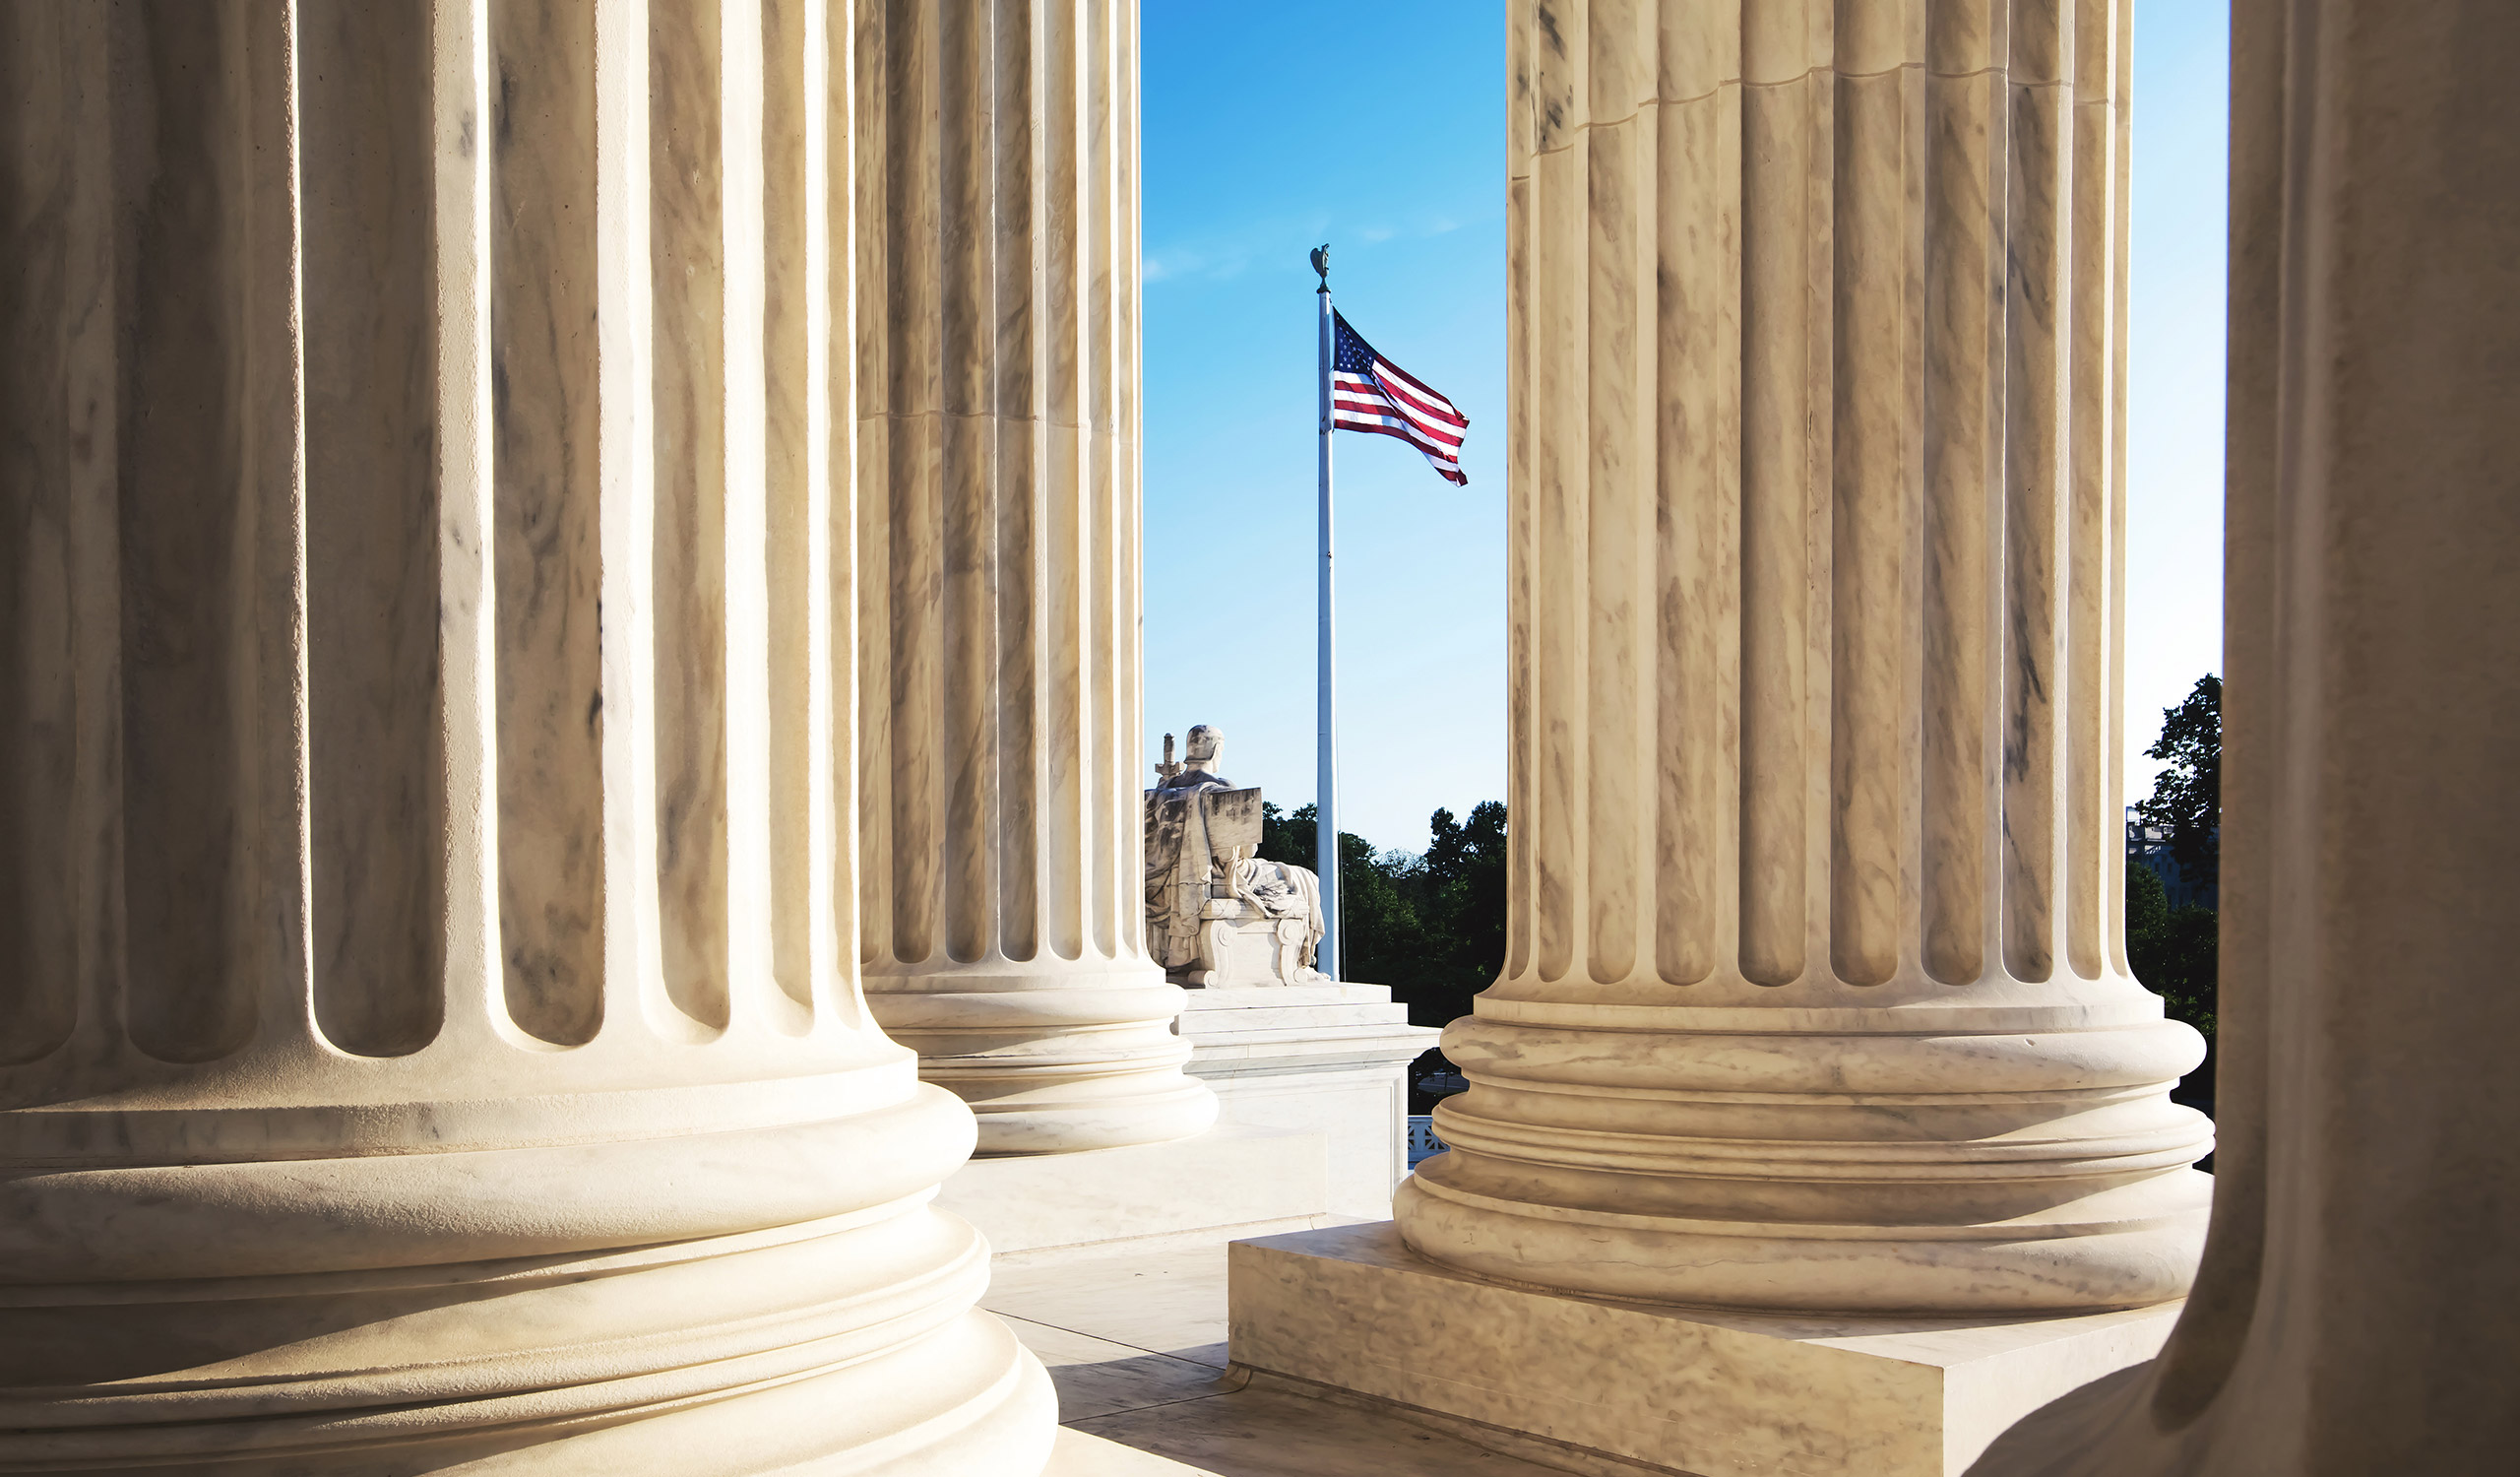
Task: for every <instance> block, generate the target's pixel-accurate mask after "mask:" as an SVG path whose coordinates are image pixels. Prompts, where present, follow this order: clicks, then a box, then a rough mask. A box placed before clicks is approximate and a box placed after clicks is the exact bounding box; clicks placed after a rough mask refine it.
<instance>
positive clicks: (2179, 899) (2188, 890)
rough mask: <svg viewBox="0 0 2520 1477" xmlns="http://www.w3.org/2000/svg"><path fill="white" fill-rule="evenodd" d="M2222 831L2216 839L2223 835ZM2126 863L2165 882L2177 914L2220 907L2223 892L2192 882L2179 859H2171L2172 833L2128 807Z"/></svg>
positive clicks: (2202, 883) (2165, 889)
mask: <svg viewBox="0 0 2520 1477" xmlns="http://www.w3.org/2000/svg"><path fill="white" fill-rule="evenodd" d="M2220 834H2221V833H2220V832H2219V831H2218V832H2216V835H2218V836H2219V835H2220ZM2126 860H2127V861H2129V862H2135V863H2140V864H2141V865H2142V866H2143V867H2145V868H2147V869H2148V870H2150V871H2151V872H2152V874H2153V875H2154V876H2157V877H2159V878H2161V879H2162V890H2163V891H2164V892H2166V893H2168V894H2170V906H2171V909H2172V911H2173V912H2176V911H2177V910H2178V909H2181V908H2215V907H2218V906H2219V905H2220V902H2221V897H2222V889H2220V888H2219V887H2217V886H2215V885H2214V884H2213V883H2211V882H2201V883H2200V882H2196V881H2191V880H2190V879H2189V878H2188V877H2187V875H2186V873H2184V872H2182V871H2181V870H2180V869H2179V866H2178V859H2177V858H2176V857H2173V856H2172V855H2171V850H2170V832H2169V831H2167V830H2165V829H2163V828H2162V827H2160V826H2157V825H2148V824H2146V823H2145V821H2144V819H2143V817H2142V816H2140V815H2138V814H2136V813H2135V807H2134V806H2133V805H2128V806H2127V807H2126Z"/></svg>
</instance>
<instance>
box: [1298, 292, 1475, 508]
mask: <svg viewBox="0 0 2520 1477" xmlns="http://www.w3.org/2000/svg"><path fill="white" fill-rule="evenodd" d="M1331 319H1332V322H1333V323H1334V325H1335V326H1336V327H1337V329H1338V341H1337V348H1336V352H1335V353H1333V355H1332V358H1331V361H1330V423H1331V424H1332V425H1333V426H1335V427H1336V428H1338V429H1340V430H1357V431H1373V432H1375V433H1377V434H1380V435H1385V436H1398V437H1399V438H1400V439H1402V440H1403V441H1406V442H1408V443H1409V444H1410V445H1412V446H1415V447H1417V448H1418V450H1419V451H1422V452H1424V453H1425V454H1426V460H1427V461H1428V462H1429V463H1430V464H1432V465H1433V467H1434V469H1435V472H1436V475H1438V476H1440V477H1441V478H1443V479H1444V481H1446V482H1451V483H1453V484H1455V485H1456V486H1468V485H1469V484H1470V478H1469V477H1468V476H1467V475H1465V474H1464V473H1463V472H1462V470H1461V438H1462V436H1463V434H1464V433H1466V432H1467V431H1468V430H1469V429H1470V417H1467V416H1465V415H1463V414H1462V413H1461V412H1459V411H1457V410H1455V409H1453V403H1452V402H1451V401H1449V400H1446V399H1445V398H1444V397H1442V396H1441V395H1438V394H1436V393H1435V392H1434V391H1432V390H1430V389H1428V388H1426V386H1425V384H1424V383H1423V382H1422V381H1420V380H1418V379H1417V378H1415V377H1414V376H1412V375H1411V374H1410V373H1409V372H1408V371H1407V370H1405V369H1403V368H1401V367H1400V366H1399V365H1398V364H1395V363H1393V362H1392V361H1391V360H1389V359H1387V358H1384V357H1383V356H1382V355H1381V354H1378V353H1374V347H1373V346H1372V345H1371V344H1368V343H1366V342H1365V340H1364V336H1363V335H1361V334H1359V333H1357V332H1356V331H1355V329H1353V328H1350V327H1349V326H1348V320H1347V319H1346V318H1345V317H1343V316H1341V315H1340V314H1338V313H1337V312H1335V311H1334V312H1333V313H1332V314H1331Z"/></svg>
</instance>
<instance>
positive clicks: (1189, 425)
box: [1141, 0, 2228, 851]
mask: <svg viewBox="0 0 2520 1477" xmlns="http://www.w3.org/2000/svg"><path fill="white" fill-rule="evenodd" d="M2227 18H2228V10H2227V8H2226V6H2225V5H2223V4H2220V3H2215V0H2137V4H2136V9H2135V29H2136V41H2135V151H2136V152H2135V198H2134V202H2133V208H2134V263H2133V272H2134V292H2133V302H2132V304H2131V323H2130V329H2129V334H2130V340H2131V343H2130V353H2131V355H2132V358H2131V364H2130V379H2131V383H2132V389H2131V391H2130V395H2131V405H2130V417H2131V424H2130V428H2129V434H2130V440H2131V443H2132V444H2131V449H2130V455H2129V480H2128V481H2129V492H2128V524H2129V531H2128V574H2127V606H2128V610H2127V642H2128V654H2127V669H2126V670H2127V715H2128V723H2127V730H2128V738H2129V741H2130V743H2131V745H2132V748H2133V750H2134V751H2135V752H2134V755H2133V757H2132V759H2131V762H2130V765H2129V789H2130V798H2131V795H2132V794H2133V793H2135V792H2139V791H2142V790H2148V789H2149V787H2150V778H2149V777H2150V775H2151V773H2152V771H2153V769H2154V767H2155V766H2154V765H2153V764H2152V763H2151V762H2150V761H2147V760H2144V759H2143V758H2142V757H2141V756H2140V750H2141V748H2142V747H2143V746H2144V745H2145V744H2147V743H2149V742H2150V741H2151V740H2152V736H2153V734H2154V732H2155V731H2156V730H2157V729H2158V728H2159V726H2160V710H2161V709H2162V708H2164V707H2166V706H2169V705H2171V704H2173V703H2175V702H2176V701H2177V700H2178V698H2179V697H2180V696H2181V695H2182V694H2183V693H2184V692H2185V691H2186V690H2187V688H2188V686H2189V685H2190V684H2191V683H2192V682H2193V681H2194V680H2195V678H2196V676H2197V675H2198V674H2201V673H2204V672H2207V671H2218V670H2220V667H2219V664H2220V660H2221V658H2220V652H2221V598H2222V596H2221V570H2222V562H2221V520H2222V507H2221V495H2222V431H2221V423H2222V341H2223V316H2222V300H2223V219H2224V215H2223V212H2224V204H2223V157H2224V152H2225V150H2224V137H2225V127H2224V105H2225V80H2224V79H2225V75H2226V73H2227V71H2228V65H2227V61H2226V56H2227V51H2226V37H2225V32H2227V31H2228V19H2227ZM1141 24H1142V27H1143V30H1142V32H1141V34H1142V44H1143V68H1144V71H1143V76H1144V82H1143V88H1144V107H1145V120H1146V143H1145V150H1146V153H1145V170H1146V177H1145V211H1146V226H1145V249H1146V423H1145V433H1146V464H1145V465H1146V636H1147V645H1146V651H1147V670H1146V718H1147V733H1146V745H1147V758H1148V760H1149V762H1150V763H1151V762H1153V760H1154V759H1155V757H1156V756H1157V754H1158V751H1159V749H1160V747H1161V744H1162V741H1163V738H1162V736H1163V735H1164V734H1166V732H1169V733H1173V734H1179V733H1182V732H1183V731H1185V730H1186V729H1188V728H1189V726H1190V725H1191V724H1194V723H1212V724H1215V725H1217V726H1219V727H1221V728H1223V729H1224V730H1225V731H1226V750H1225V755H1224V757H1225V761H1226V762H1225V764H1224V765H1223V768H1224V770H1225V772H1226V774H1227V775H1228V776H1229V777H1230V778H1232V779H1233V780H1234V781H1235V782H1236V783H1237V784H1243V785H1258V786H1261V787H1262V788H1263V789H1265V790H1266V791H1267V792H1268V795H1269V798H1270V799H1271V800H1272V801H1274V802H1276V803H1280V804H1283V805H1286V806H1288V807H1289V808H1292V807H1293V806H1295V805H1299V804H1302V803H1305V802H1307V801H1309V800H1311V799H1312V794H1313V644H1314V626H1313V568H1314V564H1313V555H1314V517H1313V503H1314V493H1313V445H1314V437H1313V424H1314V415H1315V411H1314V398H1313V397H1314V390H1313V358H1314V325H1315V320H1314V302H1313V297H1312V292H1311V289H1312V287H1313V278H1312V274H1311V270H1310V269H1309V268H1308V267H1307V266H1305V264H1304V253H1305V251H1306V250H1307V249H1308V248H1309V247H1311V246H1313V245H1314V244H1316V243H1318V242H1321V241H1325V240H1326V241H1329V242H1330V243H1331V250H1332V257H1333V263H1332V276H1331V282H1332V285H1333V287H1334V288H1335V289H1337V291H1338V301H1339V305H1340V308H1341V310H1342V311H1343V312H1344V313H1345V314H1346V315H1347V317H1348V319H1349V321H1350V322H1352V323H1354V324H1355V326H1356V328H1357V331H1358V332H1360V333H1362V334H1364V335H1365V336H1366V337H1367V338H1368V339H1371V340H1372V341H1373V343H1374V346H1375V348H1376V349H1377V350H1379V351H1380V352H1381V353H1384V354H1385V355H1387V356H1389V357H1390V358H1392V359H1394V360H1396V361H1398V362H1399V363H1400V364H1402V365H1403V366H1405V367H1406V368H1407V369H1409V371H1410V372H1411V373H1413V374H1416V375H1418V377H1419V378H1421V379H1424V380H1426V381H1428V382H1429V383H1431V384H1433V385H1434V386H1435V387H1436V388H1437V389H1439V390H1441V391H1443V392H1444V394H1446V395H1447V396H1449V397H1451V399H1452V400H1453V402H1454V403H1455V404H1456V405H1458V406H1460V407H1461V408H1462V410H1463V411H1464V413H1466V414H1467V415H1468V416H1469V417H1470V418H1471V432H1470V436H1469V439H1468V441H1467V443H1466V445H1465V447H1464V453H1463V458H1462V462H1463V466H1464V468H1465V469H1466V470H1467V471H1468V472H1469V474H1470V480H1471V481H1470V485H1469V486H1468V487H1467V488H1454V487H1452V486H1450V485H1449V484H1447V483H1445V482H1442V481H1440V480H1439V479H1437V478H1436V477H1435V475H1434V473H1433V472H1432V471H1430V470H1429V469H1428V468H1427V467H1426V464H1425V461H1424V459H1423V458H1421V457H1420V456H1418V453H1417V452H1416V451H1414V450H1412V449H1410V448H1409V447H1407V446H1405V445H1403V444H1402V443H1400V442H1398V441H1394V440H1391V439H1389V438H1387V437H1381V436H1360V435H1343V436H1341V437H1339V445H1338V453H1337V454H1338V464H1339V475H1338V494H1339V530H1338V533H1339V568H1340V581H1339V600H1340V607H1339V621H1340V651H1339V729H1340V766H1341V780H1340V786H1339V792H1340V797H1339V798H1340V822H1341V828H1342V829H1343V830H1349V831H1354V832H1355V833H1356V834H1358V835H1360V836H1363V837H1365V838H1367V839H1368V840H1370V841H1372V842H1373V843H1374V844H1375V845H1377V846H1381V847H1397V848H1404V849H1407V850H1411V851H1416V850H1419V849H1422V848H1423V847H1424V846H1425V844H1426V817H1427V815H1428V814H1429V813H1430V812H1431V811H1433V810H1434V809H1435V807H1436V806H1438V805H1442V806H1446V807H1449V808H1450V809H1452V810H1453V811H1454V812H1455V813H1456V814H1466V813H1467V812H1468V811H1469V809H1470V807H1471V806H1472V805H1474V804H1476V803H1479V802H1480V801H1482V800H1497V799H1502V798H1503V796H1504V793H1505V708H1504V696H1505V686H1504V674H1505V583H1504V581H1505V546H1504V537H1505V525H1504V514H1503V492H1504V486H1503V467H1504V455H1503V453H1504V439H1503V430H1504V406H1505V364H1504V331H1505V310H1504V282H1505V242H1504V225H1505V221H1504V204H1503V196H1504V186H1503V181H1504V148H1505V134H1504V102H1503V99H1504V83H1503V77H1504V64H1505V63H1504V21H1503V5H1502V3H1501V0H1384V3H1381V4H1377V5H1373V6H1357V5H1354V4H1343V5H1332V4H1325V3H1317V0H1278V3H1275V4H1272V5H1267V6H1247V5H1239V4H1228V3H1224V0H1143V11H1142V23H1141ZM1149 774H1150V777H1151V775H1152V771H1150V772H1149Z"/></svg>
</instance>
